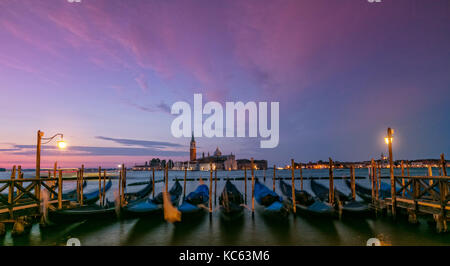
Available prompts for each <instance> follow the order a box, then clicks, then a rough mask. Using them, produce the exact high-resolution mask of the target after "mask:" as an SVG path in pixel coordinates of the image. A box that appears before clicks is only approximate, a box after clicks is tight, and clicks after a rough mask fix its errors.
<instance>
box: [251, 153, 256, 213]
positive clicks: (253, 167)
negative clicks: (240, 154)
mask: <svg viewBox="0 0 450 266" xmlns="http://www.w3.org/2000/svg"><path fill="white" fill-rule="evenodd" d="M251 166H252V215H253V214H254V213H255V172H254V171H255V165H254V164H253V157H252V158H251Z"/></svg>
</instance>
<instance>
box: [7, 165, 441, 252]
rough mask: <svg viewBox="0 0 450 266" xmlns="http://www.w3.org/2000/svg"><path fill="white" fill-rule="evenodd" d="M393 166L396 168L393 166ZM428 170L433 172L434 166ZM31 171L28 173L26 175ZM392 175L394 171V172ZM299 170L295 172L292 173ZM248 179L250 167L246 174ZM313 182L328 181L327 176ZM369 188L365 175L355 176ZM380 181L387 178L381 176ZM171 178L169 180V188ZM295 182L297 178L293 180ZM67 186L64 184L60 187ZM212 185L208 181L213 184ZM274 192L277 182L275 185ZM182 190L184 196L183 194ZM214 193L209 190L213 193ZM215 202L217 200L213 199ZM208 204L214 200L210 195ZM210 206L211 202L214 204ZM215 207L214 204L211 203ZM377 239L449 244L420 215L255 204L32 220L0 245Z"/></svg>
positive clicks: (91, 186) (134, 176)
mask: <svg viewBox="0 0 450 266" xmlns="http://www.w3.org/2000/svg"><path fill="white" fill-rule="evenodd" d="M396 170H397V169H396ZM434 171H435V172H433V174H436V175H437V174H438V170H437V169H435V170H434ZM388 172H389V169H383V172H382V175H383V176H388ZM334 173H335V176H349V171H348V170H339V169H336V170H335V172H334ZM426 173H427V170H426V169H411V174H412V175H424V174H426ZM0 174H1V176H0V178H2V177H3V178H5V177H9V173H8V172H6V173H0ZM28 174H29V175H30V176H31V175H32V174H33V173H32V172H29V173H26V174H25V177H27V175H28ZM303 174H304V177H309V176H315V177H327V176H328V170H327V169H323V170H303ZM367 174H368V171H367V169H356V175H357V176H365V177H367ZM396 174H399V173H397V172H396ZM217 175H218V178H220V179H221V180H220V181H219V182H218V184H217V196H218V195H219V194H220V192H221V191H222V189H223V186H224V184H225V182H224V181H223V178H224V177H231V178H233V177H243V176H244V174H243V172H242V171H232V172H222V171H219V172H218V173H217ZM298 175H299V172H298V170H297V171H296V176H297V177H298ZM150 176H151V172H131V171H129V172H128V173H127V182H128V183H129V184H130V183H135V182H139V181H146V180H150ZM247 176H248V177H250V176H251V175H250V171H248V172H247ZM256 176H257V177H258V178H259V179H260V181H261V182H262V181H263V171H256ZM272 176H273V172H272V170H267V171H266V182H265V184H266V185H267V186H268V187H269V188H271V187H272V178H271V177H272ZM277 176H281V177H290V176H291V172H290V171H289V170H277ZM169 177H170V179H173V178H175V177H178V178H180V179H182V178H183V177H184V172H183V171H171V172H169ZM194 177H195V178H199V177H202V178H203V179H204V181H205V183H206V184H207V185H209V172H188V178H194ZM161 179H162V172H156V180H161ZM319 182H321V183H323V184H325V185H328V180H320V181H319ZM358 182H359V183H361V184H363V185H366V186H369V181H368V180H367V179H364V180H358ZM384 182H389V181H388V180H384ZM233 183H234V184H235V185H236V186H237V187H238V189H240V190H241V191H244V181H242V180H235V181H233ZM172 184H173V181H171V182H170V183H169V188H170V186H171V185H172ZM197 185H198V181H188V182H187V185H186V188H187V193H189V192H190V191H192V190H194V189H195V188H196V187H197ZM335 185H336V186H337V188H338V189H341V190H342V191H344V192H347V193H349V192H350V190H349V189H348V188H347V186H346V185H345V184H344V181H343V180H335ZM163 186H164V184H163V183H157V184H156V191H157V192H159V191H161V190H162V189H163ZM296 186H297V187H299V186H300V181H296ZM70 187H73V184H70V182H66V185H65V189H66V188H67V189H70ZM117 188H118V184H117V180H114V183H113V188H112V189H111V190H109V191H108V192H107V197H108V198H109V199H110V200H111V201H112V200H113V199H114V195H113V193H114V191H115V190H116V189H117ZM140 188H142V186H129V187H128V191H129V192H132V191H136V190H139V189H140ZM213 188H214V182H213ZM95 189H98V182H96V181H89V182H88V186H87V188H86V189H85V191H86V192H89V191H92V190H95ZM276 189H277V192H278V193H280V192H279V190H278V184H277V187H276ZM304 189H306V190H311V188H310V183H309V180H305V181H304ZM187 193H186V194H187ZM213 193H214V192H213ZM247 193H248V194H247V195H248V205H249V206H251V181H248V183H247ZM217 203H218V199H217ZM213 204H214V198H213ZM214 206H215V205H214ZM214 208H215V207H214ZM377 236H378V237H383V239H384V240H385V241H386V242H387V243H389V244H391V245H450V236H449V234H438V233H436V231H435V228H434V224H431V225H429V224H428V223H427V221H426V220H424V219H422V218H421V219H420V224H419V225H411V224H409V223H408V222H407V221H406V218H404V217H403V218H402V217H399V219H398V221H396V222H393V221H392V220H391V219H390V218H389V217H378V218H359V219H342V220H324V219H322V220H320V219H311V218H307V217H304V216H301V215H297V216H295V217H294V216H293V215H290V216H289V217H288V218H287V219H286V220H272V219H268V218H267V217H265V216H263V215H261V207H260V206H258V204H256V211H255V215H254V218H252V215H251V211H246V212H245V215H244V217H243V219H242V220H237V221H233V222H225V221H223V220H222V219H220V217H219V213H218V212H217V211H216V212H214V213H213V215H212V217H211V219H210V218H209V215H208V214H205V215H204V216H203V217H199V219H197V220H195V221H189V222H188V221H184V222H183V221H182V222H181V223H179V224H169V223H166V222H165V221H164V220H163V217H162V216H161V217H159V216H153V217H150V218H125V219H121V220H93V221H84V222H79V223H73V224H64V225H57V226H54V227H50V228H46V229H41V228H40V227H39V225H38V224H35V225H33V227H32V228H31V232H30V233H29V234H27V235H24V236H21V237H15V238H13V237H11V235H10V230H8V233H7V234H6V236H4V237H2V238H0V245H8V246H10V245H65V243H66V241H67V239H69V238H71V237H76V238H78V239H80V241H81V244H82V245H101V246H103V245H251V246H264V245H365V244H366V241H367V240H368V239H369V238H372V237H377Z"/></svg>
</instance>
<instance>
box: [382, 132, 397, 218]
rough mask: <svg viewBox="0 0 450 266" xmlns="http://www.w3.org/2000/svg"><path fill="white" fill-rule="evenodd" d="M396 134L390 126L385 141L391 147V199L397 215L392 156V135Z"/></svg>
mask: <svg viewBox="0 0 450 266" xmlns="http://www.w3.org/2000/svg"><path fill="white" fill-rule="evenodd" d="M393 134H394V130H393V129H391V128H390V127H389V128H388V129H387V137H386V138H384V141H385V142H386V144H387V145H388V149H389V172H390V176H391V199H392V215H393V216H394V217H395V215H396V206H395V205H396V195H395V193H396V192H397V191H396V188H395V179H394V159H393V158H392V140H393V138H392V135H393Z"/></svg>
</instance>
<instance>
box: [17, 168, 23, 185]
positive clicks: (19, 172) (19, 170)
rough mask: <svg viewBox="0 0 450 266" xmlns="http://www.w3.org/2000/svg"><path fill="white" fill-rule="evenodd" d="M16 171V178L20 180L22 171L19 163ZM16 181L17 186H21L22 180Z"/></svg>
mask: <svg viewBox="0 0 450 266" xmlns="http://www.w3.org/2000/svg"><path fill="white" fill-rule="evenodd" d="M17 171H18V175H17V178H18V179H19V180H22V179H23V172H22V166H21V165H19V166H18V167H17ZM17 183H18V184H19V186H21V187H23V182H22V181H20V182H17Z"/></svg>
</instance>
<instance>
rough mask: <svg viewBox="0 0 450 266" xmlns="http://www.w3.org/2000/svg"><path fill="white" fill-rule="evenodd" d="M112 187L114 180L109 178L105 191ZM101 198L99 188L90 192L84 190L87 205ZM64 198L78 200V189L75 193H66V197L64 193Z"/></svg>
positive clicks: (84, 199) (84, 202)
mask: <svg viewBox="0 0 450 266" xmlns="http://www.w3.org/2000/svg"><path fill="white" fill-rule="evenodd" d="M111 187H112V181H111V179H109V180H108V183H106V185H105V192H106V191H108V190H109V189H110V188H111ZM102 189H103V188H102ZM99 198H100V191H99V190H98V189H96V190H94V191H92V192H89V193H84V192H83V204H85V205H90V204H93V203H95V202H96V201H97V200H98V199H99ZM63 200H70V201H77V200H78V199H77V194H76V190H75V194H71V195H66V197H64V194H63Z"/></svg>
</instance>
